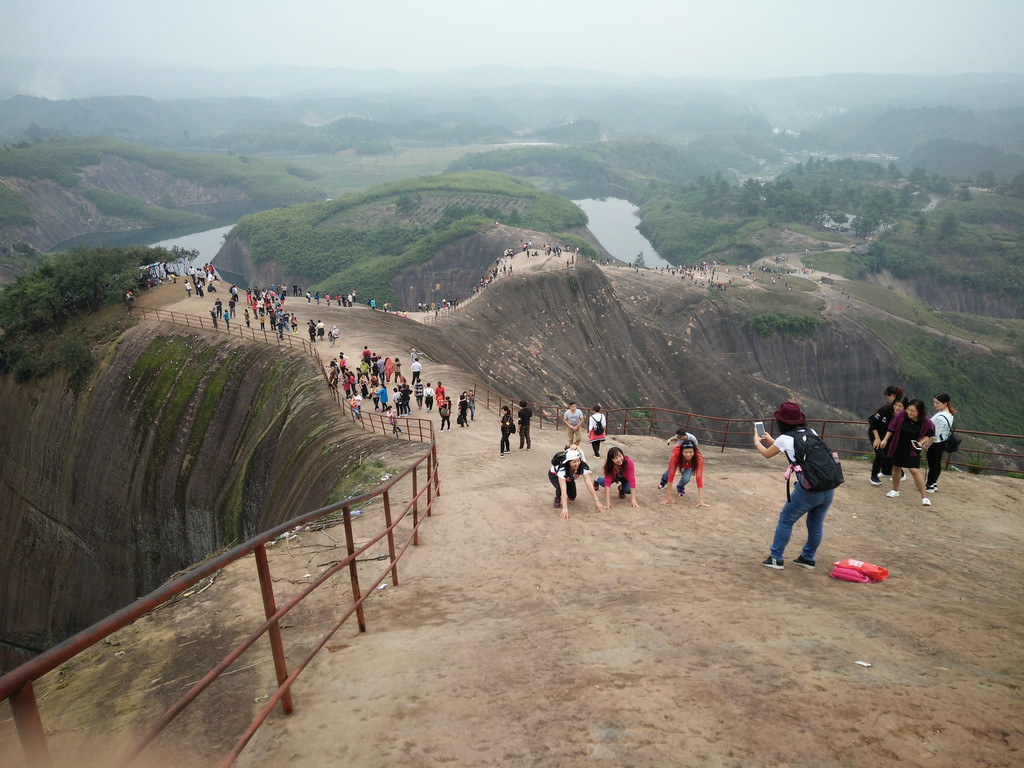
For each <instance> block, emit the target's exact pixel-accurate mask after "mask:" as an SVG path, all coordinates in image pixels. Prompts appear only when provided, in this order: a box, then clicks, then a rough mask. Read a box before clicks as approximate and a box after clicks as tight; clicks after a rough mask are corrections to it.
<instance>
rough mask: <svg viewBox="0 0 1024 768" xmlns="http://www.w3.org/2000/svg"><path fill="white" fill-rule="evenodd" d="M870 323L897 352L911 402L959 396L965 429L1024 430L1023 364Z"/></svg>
mask: <svg viewBox="0 0 1024 768" xmlns="http://www.w3.org/2000/svg"><path fill="white" fill-rule="evenodd" d="M864 323H865V325H867V326H868V327H869V328H870V329H871V330H872V331H873V332H874V333H875V334H876V335H877V336H878V337H879V338H881V339H885V343H886V344H887V345H889V346H891V347H892V348H893V351H894V352H895V353H896V358H897V359H898V360H899V365H900V371H899V375H900V378H901V379H902V380H903V381H906V383H907V384H906V387H905V388H906V389H907V392H908V393H909V394H910V396H911V397H919V398H921V399H923V400H924V401H925V402H926V403H928V404H929V405H930V403H931V400H930V399H929V398H930V397H931V395H933V394H935V393H936V392H949V393H951V394H954V393H955V394H954V398H955V400H954V405H955V407H956V408H957V417H956V418H957V426H958V427H959V428H961V429H974V430H981V431H987V432H997V433H1006V432H1007V431H1008V430H1011V429H1012V425H1018V424H1024V377H1022V376H1021V368H1020V363H1019V362H1018V361H1016V360H1014V359H1013V358H1011V357H1009V356H1004V355H999V354H991V353H988V352H986V351H984V350H978V351H977V352H975V351H973V350H967V349H965V348H964V347H962V346H958V345H956V344H954V343H953V342H951V341H949V340H948V339H945V338H942V337H940V336H936V335H935V334H932V333H929V332H928V331H926V330H920V329H915V328H912V327H909V326H907V325H906V324H904V323H898V322H893V321H886V320H876V319H873V318H864ZM929 410H930V408H929Z"/></svg>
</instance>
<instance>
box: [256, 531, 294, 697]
mask: <svg viewBox="0 0 1024 768" xmlns="http://www.w3.org/2000/svg"><path fill="white" fill-rule="evenodd" d="M253 555H254V556H255V558H256V572H257V573H258V574H259V577H260V592H262V593H263V612H264V613H265V614H266V617H267V618H268V619H269V618H270V617H271V616H273V615H274V614H275V613H276V612H277V603H276V601H275V600H274V582H273V581H272V580H271V578H270V563H269V562H268V561H267V549H266V547H265V546H264V545H262V544H260V545H259V546H258V547H256V549H255V551H254V552H253ZM267 633H268V637H269V638H270V651H271V653H272V655H273V657H274V671H275V672H276V673H277V686H278V688H280V687H281V686H282V685H284V681H285V680H287V679H288V664H287V662H286V661H285V658H284V643H283V642H282V640H281V625H280V624H279V623H278V622H277V621H275V622H274V623H273V624H271V625H270V628H269V629H268V630H267ZM281 711H282V712H284V714H286V715H290V714H291V713H292V711H293V707H292V691H291V688H289V689H288V690H287V691H285V692H284V695H283V696H282V697H281Z"/></svg>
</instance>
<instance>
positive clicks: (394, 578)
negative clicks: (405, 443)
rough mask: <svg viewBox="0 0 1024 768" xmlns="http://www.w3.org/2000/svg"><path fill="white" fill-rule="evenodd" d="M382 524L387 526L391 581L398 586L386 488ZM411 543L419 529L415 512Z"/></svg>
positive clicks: (389, 504) (388, 494)
mask: <svg viewBox="0 0 1024 768" xmlns="http://www.w3.org/2000/svg"><path fill="white" fill-rule="evenodd" d="M384 525H385V526H386V527H387V529H388V531H387V552H388V556H389V557H390V558H391V582H392V586H393V587H397V586H398V561H397V560H396V559H395V557H394V531H393V530H392V529H391V495H390V493H389V492H387V490H385V492H384ZM413 526H414V527H413V544H417V541H416V537H417V536H419V531H417V530H416V527H415V526H416V513H415V512H414V513H413Z"/></svg>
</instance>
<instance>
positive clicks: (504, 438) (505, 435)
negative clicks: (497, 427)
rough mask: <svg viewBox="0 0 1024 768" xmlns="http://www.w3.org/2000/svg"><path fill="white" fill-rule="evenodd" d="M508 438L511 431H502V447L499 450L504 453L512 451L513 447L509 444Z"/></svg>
mask: <svg viewBox="0 0 1024 768" xmlns="http://www.w3.org/2000/svg"><path fill="white" fill-rule="evenodd" d="M508 436H509V431H508V430H507V429H503V430H501V445H500V446H499V450H500V451H501V452H502V453H508V452H509V451H510V450H512V447H511V446H510V445H509V444H508Z"/></svg>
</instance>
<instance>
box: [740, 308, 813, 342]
mask: <svg viewBox="0 0 1024 768" xmlns="http://www.w3.org/2000/svg"><path fill="white" fill-rule="evenodd" d="M747 327H748V328H750V329H751V330H753V331H754V332H755V333H756V334H757V335H758V336H775V335H776V334H778V335H780V336H797V337H800V338H805V339H814V338H817V337H818V332H819V331H820V330H821V318H820V317H816V316H814V315H781V314H777V313H774V312H770V313H766V314H763V315H754V316H753V317H748V318H747Z"/></svg>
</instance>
